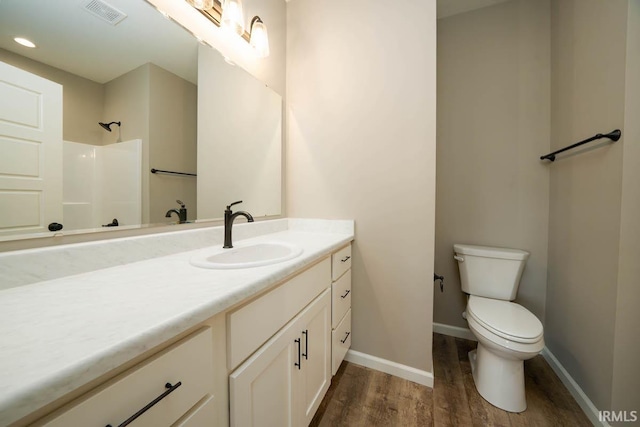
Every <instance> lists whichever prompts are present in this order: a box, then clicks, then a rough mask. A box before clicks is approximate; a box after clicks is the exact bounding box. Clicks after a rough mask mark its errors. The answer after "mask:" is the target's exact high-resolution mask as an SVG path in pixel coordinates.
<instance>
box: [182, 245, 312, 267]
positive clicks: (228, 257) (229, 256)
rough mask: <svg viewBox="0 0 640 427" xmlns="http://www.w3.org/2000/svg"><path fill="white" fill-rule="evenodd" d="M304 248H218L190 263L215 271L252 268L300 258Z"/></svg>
mask: <svg viewBox="0 0 640 427" xmlns="http://www.w3.org/2000/svg"><path fill="white" fill-rule="evenodd" d="M301 253H302V248H301V247H299V246H296V245H292V244H290V243H283V242H264V243H254V244H252V245H247V246H241V245H237V247H235V248H233V249H222V248H217V249H215V250H213V249H212V250H208V251H202V252H201V253H199V254H197V255H194V256H193V257H192V258H191V260H190V262H191V264H192V265H195V266H196V267H202V268H213V269H233V268H251V267H259V266H263V265H271V264H277V263H279V262H283V261H287V260H290V259H293V258H295V257H297V256H299V255H300V254H301Z"/></svg>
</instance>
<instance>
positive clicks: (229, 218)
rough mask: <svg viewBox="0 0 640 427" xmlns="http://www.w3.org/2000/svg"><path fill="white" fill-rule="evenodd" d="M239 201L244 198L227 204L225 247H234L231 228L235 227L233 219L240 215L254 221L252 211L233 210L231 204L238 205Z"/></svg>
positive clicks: (225, 212) (225, 213)
mask: <svg viewBox="0 0 640 427" xmlns="http://www.w3.org/2000/svg"><path fill="white" fill-rule="evenodd" d="M238 203H242V200H239V201H237V202H233V203H231V204H230V205H229V206H227V209H225V211H224V246H223V248H232V247H233V244H232V243H231V228H232V227H233V220H234V219H236V218H237V217H238V216H239V215H242V216H243V217H245V218H247V222H253V217H252V216H251V214H250V213H248V212H244V211H238V212H235V213H233V212H231V206H233V205H237V204H238Z"/></svg>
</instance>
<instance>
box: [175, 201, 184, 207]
mask: <svg viewBox="0 0 640 427" xmlns="http://www.w3.org/2000/svg"><path fill="white" fill-rule="evenodd" d="M176 203H177V204H179V205H180V207H181V208H184V203H182V201H180V200H176Z"/></svg>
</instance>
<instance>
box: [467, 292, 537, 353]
mask: <svg viewBox="0 0 640 427" xmlns="http://www.w3.org/2000/svg"><path fill="white" fill-rule="evenodd" d="M467 315H468V316H471V317H473V319H474V320H475V321H476V322H478V323H479V324H480V325H482V326H483V327H484V328H486V329H487V330H488V331H489V332H492V333H494V334H496V335H497V336H499V337H502V338H504V339H507V340H510V341H514V342H518V343H523V344H530V343H536V342H538V341H540V340H541V339H542V335H543V327H542V323H541V322H540V320H538V318H537V317H536V316H535V315H534V314H533V313H531V312H530V311H529V310H527V309H526V308H524V307H523V306H521V305H519V304H516V303H514V302H510V301H503V300H496V299H491V298H483V297H478V296H474V295H471V296H470V297H469V301H468V303H467Z"/></svg>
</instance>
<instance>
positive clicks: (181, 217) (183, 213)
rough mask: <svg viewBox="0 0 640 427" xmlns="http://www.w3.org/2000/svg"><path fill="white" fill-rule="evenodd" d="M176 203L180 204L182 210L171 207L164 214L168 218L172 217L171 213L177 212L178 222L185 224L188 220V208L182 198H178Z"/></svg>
mask: <svg viewBox="0 0 640 427" xmlns="http://www.w3.org/2000/svg"><path fill="white" fill-rule="evenodd" d="M176 203H177V204H179V205H180V210H178V209H169V210H168V211H167V213H166V214H165V215H164V216H165V217H167V218H171V214H174V213H175V214H176V215H178V224H184V223H185V222H187V208H186V207H185V205H184V203H182V202H181V201H180V200H176Z"/></svg>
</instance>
